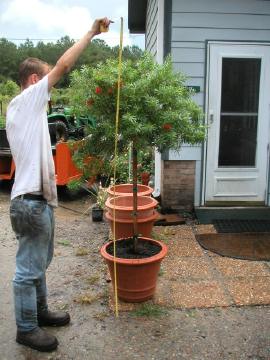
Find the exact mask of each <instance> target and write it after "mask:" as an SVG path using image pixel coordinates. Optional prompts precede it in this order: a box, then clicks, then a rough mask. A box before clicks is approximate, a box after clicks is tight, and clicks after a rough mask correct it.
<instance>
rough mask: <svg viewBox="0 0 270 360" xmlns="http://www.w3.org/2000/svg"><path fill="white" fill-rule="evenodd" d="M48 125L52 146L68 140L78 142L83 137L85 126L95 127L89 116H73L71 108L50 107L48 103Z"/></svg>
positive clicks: (61, 106)
mask: <svg viewBox="0 0 270 360" xmlns="http://www.w3.org/2000/svg"><path fill="white" fill-rule="evenodd" d="M48 124H49V131H50V137H51V142H52V145H55V144H56V143H57V142H58V141H67V140H68V139H73V140H78V139H81V138H83V137H84V135H85V134H84V128H85V126H95V120H94V118H92V117H90V116H79V117H77V116H75V114H74V113H73V111H72V108H70V107H65V106H63V105H55V106H52V105H51V103H50V102H49V112H48Z"/></svg>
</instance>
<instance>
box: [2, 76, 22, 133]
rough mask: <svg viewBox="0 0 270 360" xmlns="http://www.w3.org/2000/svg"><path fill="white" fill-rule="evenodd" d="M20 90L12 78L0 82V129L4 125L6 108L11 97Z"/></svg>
mask: <svg viewBox="0 0 270 360" xmlns="http://www.w3.org/2000/svg"><path fill="white" fill-rule="evenodd" d="M19 91H20V88H19V86H18V85H17V84H16V83H15V82H14V81H12V80H7V81H3V82H0V129H3V128H5V125H6V119H5V114H6V108H7V105H8V103H9V102H10V101H11V99H12V98H13V97H14V96H16V95H17V94H18V93H19Z"/></svg>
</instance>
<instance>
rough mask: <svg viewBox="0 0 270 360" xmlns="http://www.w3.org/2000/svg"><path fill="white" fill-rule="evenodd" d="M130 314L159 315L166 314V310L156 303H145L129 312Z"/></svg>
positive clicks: (141, 315) (139, 315) (142, 315)
mask: <svg viewBox="0 0 270 360" xmlns="http://www.w3.org/2000/svg"><path fill="white" fill-rule="evenodd" d="M130 314H131V316H137V317H161V316H165V315H167V314H168V310H167V309H165V308H164V307H162V306H160V305H156V304H150V303H145V304H143V305H141V306H139V307H138V308H137V309H134V310H132V311H131V312H130Z"/></svg>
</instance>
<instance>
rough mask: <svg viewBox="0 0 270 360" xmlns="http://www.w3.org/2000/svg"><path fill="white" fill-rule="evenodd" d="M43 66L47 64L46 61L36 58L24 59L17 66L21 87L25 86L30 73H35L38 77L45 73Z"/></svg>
mask: <svg viewBox="0 0 270 360" xmlns="http://www.w3.org/2000/svg"><path fill="white" fill-rule="evenodd" d="M45 66H49V64H48V63H46V62H45V61H42V60H40V59H37V58H33V57H30V58H27V59H25V60H24V61H23V62H22V63H21V64H20V67H19V81H20V84H21V86H22V87H25V86H26V84H27V80H28V78H29V76H30V75H32V74H37V75H38V76H39V77H40V78H42V77H43V76H44V75H45Z"/></svg>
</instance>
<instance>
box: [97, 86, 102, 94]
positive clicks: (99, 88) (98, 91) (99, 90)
mask: <svg viewBox="0 0 270 360" xmlns="http://www.w3.org/2000/svg"><path fill="white" fill-rule="evenodd" d="M101 93H102V89H101V87H99V86H97V87H96V94H101Z"/></svg>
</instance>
